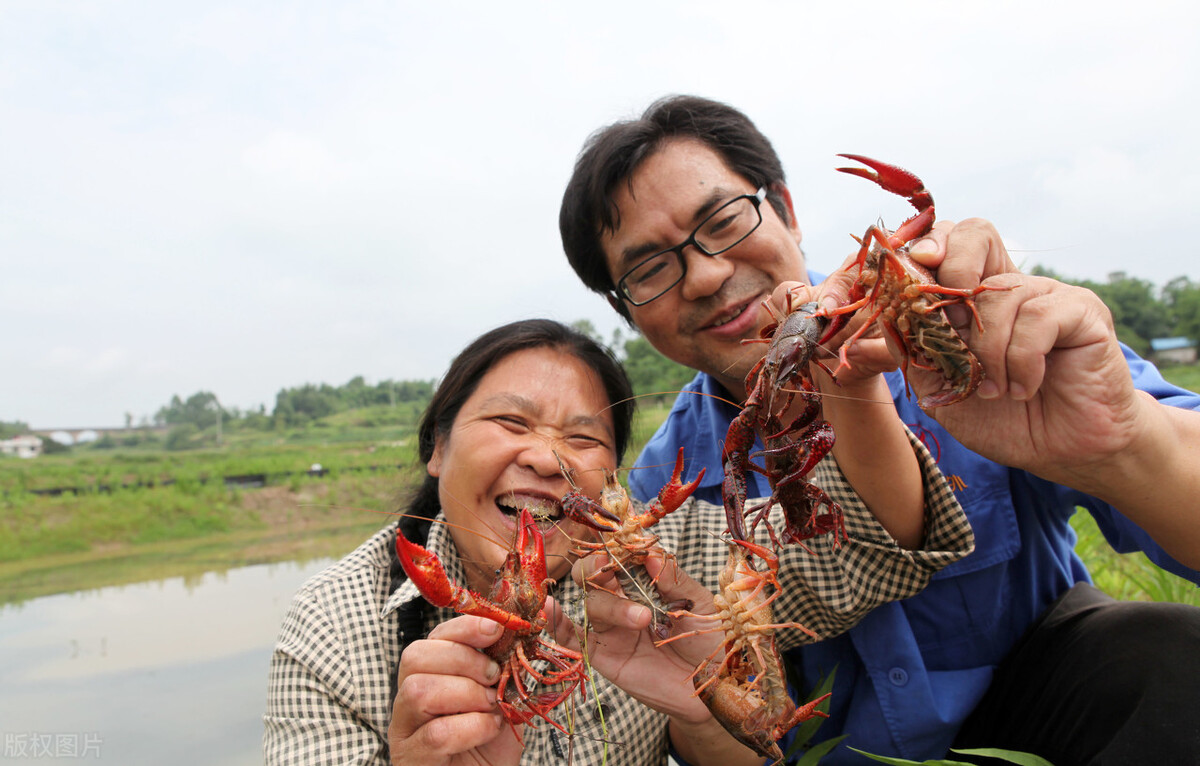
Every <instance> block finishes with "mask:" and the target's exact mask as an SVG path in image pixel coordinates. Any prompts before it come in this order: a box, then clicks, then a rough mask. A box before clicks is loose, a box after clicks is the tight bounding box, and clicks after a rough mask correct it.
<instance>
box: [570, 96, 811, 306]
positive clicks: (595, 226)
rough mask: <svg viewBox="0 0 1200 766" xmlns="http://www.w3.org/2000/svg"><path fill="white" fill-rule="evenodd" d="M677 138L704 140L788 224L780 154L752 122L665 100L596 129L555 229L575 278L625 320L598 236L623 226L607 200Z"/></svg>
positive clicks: (695, 100)
mask: <svg viewBox="0 0 1200 766" xmlns="http://www.w3.org/2000/svg"><path fill="white" fill-rule="evenodd" d="M675 138H692V139H696V140H699V141H702V142H703V143H705V144H706V145H708V146H709V147H710V148H711V149H712V150H713V151H715V152H716V153H717V154H718V155H719V156H720V157H721V158H722V159H723V160H724V161H725V164H726V165H728V166H729V168H730V169H731V170H733V171H734V172H736V173H738V174H739V175H741V176H742V177H743V178H745V179H746V180H748V181H749V182H750V183H751V184H752V185H753V186H755V187H756V188H757V187H760V186H762V187H766V189H767V201H769V202H770V203H771V207H773V208H775V212H776V213H778V214H779V217H780V219H781V220H782V221H783V222H784V223H787V224H790V223H791V216H790V215H789V214H788V210H787V205H786V204H785V203H784V201H783V196H782V195H781V194H780V192H779V188H780V186H782V185H783V183H784V177H783V165H782V164H781V163H780V162H779V156H778V155H777V154H775V149H774V148H773V147H772V146H771V142H770V141H768V140H767V137H766V136H764V135H763V134H762V133H760V132H759V130H758V128H756V127H755V126H754V123H752V122H751V121H750V119H749V118H748V117H746V115H744V114H742V113H741V112H739V111H738V110H736V109H734V108H733V107H731V106H729V105H727V104H722V103H720V102H718V101H711V100H709V99H706V98H700V97H698V96H668V97H666V98H662V99H659V100H658V101H655V102H654V103H653V104H651V105H650V106H649V108H647V109H646V111H645V112H644V113H643V114H642V116H641V117H640V118H639V119H636V120H626V121H622V122H616V123H613V124H612V125H609V126H608V127H605V128H601V129H600V130H598V131H596V132H595V133H593V134H592V135H591V136H589V137H588V140H587V141H586V142H585V143H584V145H583V151H581V152H580V153H579V158H578V159H577V160H576V161H575V172H574V173H573V174H572V175H571V180H570V181H569V182H568V183H567V189H566V191H565V192H564V193H563V201H562V207H561V208H560V209H559V213H558V228H559V231H560V233H561V234H562V241H563V249H564V250H565V251H566V253H567V260H568V261H570V263H571V267H572V268H573V269H575V273H576V274H578V275H579V278H580V279H581V280H583V283H584V284H585V285H586V286H587V287H588V289H590V290H592V291H594V292H597V293H600V294H601V295H605V296H607V297H609V298H610V301H609V302H610V303H611V304H612V305H613V308H615V309H616V310H617V313H619V314H620V315H621V316H623V317H625V319H626V321H629V319H630V316H629V309H628V307H627V306H626V305H625V302H624V301H623V300H621V299H620V298H619V297H616V285H615V284H613V279H612V276H611V275H610V274H609V273H608V263H607V261H606V260H605V257H604V249H603V247H601V244H600V237H601V236H602V235H603V234H604V233H605V232H611V231H614V230H615V229H616V228H617V227H618V226H620V225H621V221H620V212H619V211H618V210H617V206H616V205H615V204H614V203H613V197H614V196H615V193H616V190H617V184H619V183H621V182H622V181H624V182H628V181H629V179H630V177H632V175H633V173H634V171H636V170H637V169H638V167H639V166H640V165H641V164H642V162H644V161H645V160H646V158H648V157H649V156H650V155H652V154H654V152H656V151H657V150H658V149H659V148H661V147H662V145H663V144H664V143H665V142H666V141H669V140H671V139H675Z"/></svg>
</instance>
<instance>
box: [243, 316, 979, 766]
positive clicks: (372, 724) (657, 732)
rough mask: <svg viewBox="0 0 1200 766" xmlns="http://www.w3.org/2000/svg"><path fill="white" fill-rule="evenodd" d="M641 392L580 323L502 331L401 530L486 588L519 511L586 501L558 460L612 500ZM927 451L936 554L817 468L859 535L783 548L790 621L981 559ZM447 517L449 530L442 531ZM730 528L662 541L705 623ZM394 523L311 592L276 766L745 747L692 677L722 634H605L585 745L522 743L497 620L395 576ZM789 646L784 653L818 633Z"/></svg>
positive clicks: (678, 583) (685, 531) (553, 733)
mask: <svg viewBox="0 0 1200 766" xmlns="http://www.w3.org/2000/svg"><path fill="white" fill-rule="evenodd" d="M630 395H631V394H630V389H629V383H628V380H627V378H626V377H625V374H624V372H623V371H622V370H621V368H620V366H619V365H618V364H617V363H616V361H615V360H614V359H613V358H612V357H611V356H610V355H609V353H608V352H606V351H605V350H603V349H602V348H600V347H599V346H598V345H596V344H595V343H593V342H592V341H591V340H590V339H588V338H587V337H586V336H584V335H582V334H580V333H578V332H576V331H574V330H571V329H570V328H567V327H565V326H563V325H560V324H558V323H555V322H550V321H547V320H528V321H522V322H515V323H513V324H510V325H506V326H504V327H500V328H497V329H495V330H492V331H491V332H488V333H486V334H484V335H483V336H481V337H480V338H479V339H477V340H476V341H475V342H473V343H472V344H471V345H470V346H468V347H467V348H466V349H465V350H464V351H463V352H462V353H461V354H459V356H458V357H457V358H456V359H455V360H454V361H453V362H452V363H451V366H450V369H449V370H448V371H447V373H446V375H445V377H444V378H443V380H442V382H441V383H440V384H439V386H438V390H437V392H436V393H435V394H434V397H433V399H432V401H431V402H430V404H429V407H428V409H427V410H426V412H425V415H424V417H423V419H422V422H421V425H420V429H419V436H420V444H419V456H420V459H421V461H422V463H424V464H425V466H426V470H427V477H426V478H425V480H424V483H423V485H422V486H421V488H420V490H419V492H418V494H417V496H416V498H415V500H414V501H413V503H412V506H411V508H410V510H409V515H408V516H406V517H405V518H403V519H402V520H401V521H400V522H399V523H398V524H399V527H400V529H401V530H402V531H403V532H404V534H405V536H406V537H408V538H409V539H410V540H413V541H415V542H417V543H420V544H423V545H425V546H426V547H427V548H429V549H430V550H431V551H433V552H434V553H436V554H437V555H438V556H439V557H440V559H441V560H442V562H443V563H444V564H445V565H446V567H447V571H448V573H449V575H450V577H451V578H452V579H454V580H455V581H457V582H459V583H460V584H462V585H464V586H467V587H470V588H471V589H473V590H475V591H477V592H478V591H482V592H485V593H486V592H487V590H488V588H489V587H490V583H491V580H492V577H493V572H494V570H495V569H496V568H497V567H498V566H499V565H500V564H501V562H502V561H503V560H504V558H505V556H506V555H507V553H508V550H507V547H506V545H504V544H502V543H501V541H503V540H507V539H510V538H511V535H512V531H513V529H514V524H515V518H516V512H517V510H519V508H520V507H522V506H532V507H534V508H536V509H538V510H539V511H541V512H543V513H544V514H546V515H547V516H549V517H551V518H553V517H554V516H555V515H557V514H559V508H558V505H557V500H558V498H561V497H562V496H563V495H565V494H566V493H567V492H568V491H570V490H571V485H570V483H569V482H568V480H567V478H566V477H564V476H563V471H562V465H560V463H559V460H560V459H561V460H562V462H563V464H565V465H566V466H567V467H568V468H569V469H570V471H571V473H572V476H573V478H574V481H575V483H576V484H577V485H578V486H579V489H580V490H581V491H583V492H585V493H586V494H589V495H590V496H592V497H596V496H597V495H598V493H599V490H600V487H601V485H602V482H603V479H604V472H605V471H611V470H613V469H615V468H616V466H617V465H618V462H619V459H620V457H621V456H622V455H623V453H624V449H625V447H626V444H627V442H628V439H629V431H630V423H631V418H632V412H633V405H632V403H631V400H630ZM914 445H916V446H914V449H915V450H916V451H917V452H918V454H919V455H920V456H922V460H921V465H922V480H923V482H924V484H925V487H926V497H927V498H929V500H928V501H927V502H926V507H925V508H923V509H922V508H918V509H916V510H915V512H916V513H922V514H925V518H926V519H927V523H926V533H925V540H926V542H925V545H926V549H927V550H926V551H922V552H914V551H905V550H903V549H901V548H900V547H899V546H897V545H896V544H895V543H894V541H892V539H891V537H890V536H889V535H888V533H887V531H886V530H885V529H884V528H883V527H882V526H880V525H879V524H878V523H877V522H875V521H874V519H873V518H872V516H871V513H870V511H869V510H868V509H866V508H865V507H864V506H863V505H862V503H861V502H859V501H858V500H857V498H856V495H855V494H854V492H853V489H852V488H851V487H849V486H848V485H847V484H846V483H845V481H844V480H843V479H841V477H840V473H839V472H838V471H837V469H836V467H833V468H830V469H828V470H826V471H825V473H819V472H815V473H814V476H815V477H816V478H817V480H818V481H819V482H821V483H822V484H821V485H822V487H824V488H825V489H826V490H827V491H828V492H829V493H830V494H831V495H832V496H833V497H834V498H835V499H836V500H838V501H839V502H841V503H842V505H843V506H844V507H845V508H846V511H847V527H848V530H849V531H850V534H851V538H852V541H851V543H850V544H847V545H843V546H841V548H840V549H839V550H838V551H831V550H829V549H828V547H827V545H825V543H823V542H822V541H820V540H817V541H813V545H812V546H810V547H814V548H816V549H817V550H818V552H819V553H822V554H824V555H820V556H811V555H809V554H808V553H806V552H804V551H801V550H799V549H798V548H796V549H795V550H788V551H785V552H784V553H783V554H781V573H780V579H781V583H782V585H783V589H782V595H781V598H780V599H779V601H778V602H777V604H776V607H777V613H776V617H777V619H778V620H779V621H781V622H783V621H791V620H799V621H801V622H803V623H804V624H806V625H807V626H809V627H810V628H813V629H814V630H816V631H817V632H818V633H820V634H821V635H822V636H828V635H833V634H835V633H837V632H840V631H843V630H845V629H847V628H848V627H849V626H850V625H852V624H854V622H856V621H857V620H858V619H861V617H862V616H863V615H864V614H865V613H866V612H867V611H869V609H870V608H872V607H873V606H876V605H878V604H879V603H882V602H883V601H886V600H891V599H894V598H902V597H905V596H907V595H911V594H912V593H913V592H916V590H919V589H920V588H921V587H923V585H924V583H925V582H927V580H928V577H929V576H930V574H931V573H932V572H933V571H934V570H936V569H937V568H939V567H940V566H944V565H945V564H946V563H949V562H950V561H952V560H954V559H956V558H958V557H961V556H962V555H965V554H966V553H967V552H969V550H970V533H969V527H966V526H965V520H964V519H963V517H962V514H961V510H959V509H958V508H957V504H955V503H954V502H953V497H952V495H951V493H950V492H949V489H948V488H947V487H946V486H945V482H944V480H943V479H942V478H941V475H940V473H938V472H937V470H936V468H935V467H934V466H933V463H932V460H929V459H928V454H927V453H924V452H923V450H922V449H921V448H920V447H919V442H916V441H915V440H914ZM827 462H828V461H827ZM601 469H603V470H601ZM822 470H825V469H822ZM439 513H440V514H443V515H444V516H445V519H446V520H447V521H448V522H449V525H442V524H434V525H432V526H430V525H429V524H428V522H425V521H424V520H425V519H429V518H432V517H434V516H435V515H437V514H439ZM543 526H544V531H545V533H546V560H547V564H548V571H549V575H550V576H551V577H552V578H555V579H556V580H559V581H560V582H559V584H558V586H557V589H556V590H555V591H553V595H554V597H555V599H556V601H557V603H558V604H559V605H560V606H561V607H562V611H563V612H565V613H566V617H569V618H570V619H571V620H573V621H574V622H575V623H576V624H582V622H583V621H584V615H583V609H582V601H583V598H582V596H583V591H582V590H581V588H580V587H579V585H578V583H577V582H576V581H573V580H571V579H570V578H568V577H566V576H565V575H566V574H567V573H568V571H569V570H570V567H571V559H570V557H569V553H568V551H569V548H570V547H571V539H572V538H575V539H579V538H585V539H586V538H588V537H590V535H591V533H590V532H589V530H587V529H585V528H583V527H580V526H578V525H575V524H572V523H570V522H568V521H565V520H563V519H561V518H558V519H557V520H555V521H554V522H553V523H552V524H551V523H547V524H545V525H543ZM723 527H724V512H723V509H720V508H717V507H714V506H711V505H708V504H704V503H696V502H689V503H687V504H685V506H683V507H682V508H680V509H679V510H678V511H676V512H675V513H673V514H671V515H670V516H668V517H667V518H666V519H664V521H663V522H661V523H660V524H659V525H658V527H656V528H655V532H656V534H658V535H659V537H660V539H661V540H662V542H663V545H664V547H665V548H666V549H668V550H671V551H673V552H674V554H675V561H674V565H675V566H677V567H678V569H679V570H682V572H687V573H693V574H695V576H697V577H698V578H699V580H700V582H699V583H697V582H696V581H693V580H691V579H690V578H688V577H687V576H686V575H684V574H682V573H680V572H678V571H676V572H674V573H671V574H669V575H667V576H663V577H661V578H660V580H659V585H660V589H661V590H663V591H664V595H665V596H667V597H668V598H677V597H685V598H690V599H691V600H693V601H694V602H696V604H697V606H696V607H695V610H694V611H695V612H696V613H698V614H699V613H704V612H706V611H707V612H711V611H712V599H711V591H712V590H714V589H715V587H716V575H717V573H718V571H719V568H720V567H719V566H717V567H715V568H714V567H713V566H712V565H711V562H714V561H723V560H724V553H723V552H724V550H725V548H726V544H725V543H724V542H723V541H722V540H721V539H720V538H719V535H718V533H719V532H720V530H721V529H722V528H723ZM395 530H396V525H395V524H393V525H390V526H389V527H388V528H385V529H384V530H382V531H381V532H379V533H378V534H376V535H375V536H374V537H372V538H371V539H370V540H368V541H367V542H366V543H365V544H364V545H363V546H361V547H360V548H359V549H358V550H356V551H355V552H354V553H352V554H350V555H349V556H348V557H347V558H345V559H343V560H342V561H341V562H339V563H338V564H336V565H334V566H333V567H331V568H330V569H328V570H326V571H325V572H323V573H321V574H319V575H317V576H316V577H314V578H313V579H312V580H310V581H309V582H308V583H307V584H306V585H305V586H304V588H303V589H302V590H301V591H300V592H299V593H298V594H297V596H296V598H295V600H294V602H293V605H292V609H291V611H290V613H289V615H288V617H287V619H286V621H285V623H284V626H283V629H282V631H281V634H280V638H279V641H278V643H277V645H276V649H275V654H274V657H273V659H272V666H271V677H270V688H269V698H268V705H267V714H266V716H265V722H266V734H265V736H264V748H265V751H266V756H267V761H268V762H269V763H289V764H294V763H314V764H315V763H387V762H388V759H389V757H390V762H391V763H394V764H403V763H422V764H428V763H447V764H449V763H479V762H486V763H494V764H515V763H517V762H518V761H520V762H525V763H541V762H546V761H552V762H553V761H558V760H562V759H563V757H564V755H565V754H566V753H568V752H569V753H570V755H571V758H572V761H573V762H574V763H600V762H601V760H602V759H607V760H606V762H607V763H610V764H617V763H630V764H646V763H665V760H666V753H667V748H668V731H670V733H671V736H672V737H676V738H678V737H692V738H698V739H699V740H703V741H706V742H708V741H711V742H712V743H713V748H712V752H713V753H721V752H724V750H723V748H726V747H732V748H734V749H735V750H736V748H738V747H740V745H737V743H736V742H735V741H734V740H733V739H732V738H731V737H729V736H728V735H727V734H725V733H724V732H723V730H722V729H721V728H720V726H719V725H717V724H716V722H715V721H714V720H713V719H712V718H711V716H708V715H707V712H706V711H704V709H703V708H702V706H699V703H698V702H697V701H696V700H695V698H694V697H692V696H691V694H690V692H691V688H690V682H688V681H687V673H688V672H690V671H688V670H687V668H694V667H695V666H696V664H697V663H698V662H699V661H700V660H701V659H703V658H704V657H705V656H707V654H708V653H710V652H711V651H712V650H713V649H714V648H715V647H716V645H717V643H718V642H719V641H720V640H721V637H720V636H719V635H717V634H705V635H700V636H695V637H692V638H690V639H686V640H684V641H680V642H676V643H675V644H672V645H668V646H667V647H664V648H663V649H661V650H654V649H653V647H652V646H651V645H650V644H649V642H647V641H644V640H643V639H642V638H641V637H639V636H636V635H634V636H624V635H622V636H621V640H619V641H613V640H611V639H610V640H604V639H605V637H604V636H596V637H595V640H594V641H592V640H589V646H588V647H587V648H588V649H589V652H594V659H593V662H594V667H595V668H596V669H597V670H598V671H599V672H600V673H605V674H608V675H610V676H612V677H613V678H614V679H616V680H617V681H618V682H619V683H620V687H618V686H616V685H614V684H612V683H611V682H609V681H608V680H607V679H606V678H602V677H600V676H598V675H597V676H596V677H595V678H594V684H593V683H589V689H588V698H587V700H586V701H585V702H581V701H579V699H578V698H575V699H574V700H573V702H574V707H573V708H572V707H571V706H570V705H569V704H568V705H564V706H562V708H561V709H557V710H556V711H555V715H556V720H559V721H560V722H562V723H563V726H564V728H566V729H567V730H569V731H571V732H572V733H573V734H574V736H573V737H571V738H570V739H569V740H568V738H567V737H566V736H564V735H562V734H561V733H560V732H559V731H558V730H556V729H555V728H553V727H551V726H549V725H547V724H545V723H542V724H541V725H540V726H537V727H536V728H535V727H523V732H522V735H521V740H518V738H517V737H516V736H514V734H513V732H512V731H511V730H510V729H509V726H508V724H507V723H505V722H504V721H503V719H502V718H501V716H500V714H499V712H498V710H497V709H496V706H495V690H494V683H495V681H496V677H497V672H498V669H497V668H496V666H495V663H494V662H492V661H491V660H490V659H489V658H488V657H487V656H486V655H484V654H483V653H481V652H479V651H477V650H478V649H481V648H483V647H486V646H488V645H490V644H492V643H493V642H495V640H496V638H497V635H498V630H499V626H498V625H496V623H493V622H491V621H489V620H484V619H481V618H477V617H469V616H456V615H454V614H453V612H450V611H449V610H444V609H436V608H433V607H431V606H429V605H427V604H426V603H425V601H424V600H423V599H421V598H420V596H419V595H418V594H417V591H416V588H415V587H414V586H413V585H412V583H410V582H406V581H404V579H403V573H402V572H401V571H400V570H399V568H398V566H397V564H396V558H395V553H394V550H395V537H396V532H395ZM964 530H965V532H964ZM931 550H932V552H930V551H931ZM881 568H882V570H886V571H887V573H888V574H895V576H894V577H889V578H887V579H888V580H889V582H896V581H902V584H901V585H895V586H890V587H889V588H880V587H878V586H879V583H878V582H877V581H876V580H875V579H871V580H868V579H867V575H868V573H869V575H870V577H871V578H875V577H877V576H878V575H879V572H880V571H881ZM835 603H836V604H837V607H836V608H835V607H834V606H832V604H835ZM684 622H685V623H687V620H685V621H684ZM696 622H699V621H698V620H697V621H696ZM568 626H569V623H568V622H567V621H566V618H565V617H562V616H561V615H557V617H556V625H555V632H556V634H558V635H559V636H560V637H561V638H562V639H563V640H564V641H571V638H572V633H573V631H571V630H569V629H568ZM692 627H696V626H694V625H689V624H685V625H683V626H677V631H682V630H685V629H690V628H692ZM793 633H794V634H796V637H791V638H789V637H787V636H786V634H793ZM784 634H785V635H781V641H788V640H792V641H798V640H801V638H802V635H801V634H799V632H798V631H785V632H784ZM613 635H620V631H614V632H613ZM402 652H403V653H402ZM654 652H657V654H652V653H654ZM659 657H662V658H665V659H668V660H669V661H668V662H662V661H657V659H656V658H659ZM664 690H666V691H665V692H664ZM639 699H640V700H642V701H644V702H645V703H646V704H642V701H639ZM568 715H569V718H568ZM668 724H669V725H670V728H669V729H668ZM745 753H749V751H748V750H744V753H743V754H745Z"/></svg>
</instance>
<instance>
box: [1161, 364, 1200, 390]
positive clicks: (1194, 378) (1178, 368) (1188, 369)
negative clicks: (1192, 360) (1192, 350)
mask: <svg viewBox="0 0 1200 766" xmlns="http://www.w3.org/2000/svg"><path fill="white" fill-rule="evenodd" d="M1162 374H1163V377H1164V378H1166V379H1167V380H1168V381H1169V382H1171V383H1174V384H1175V385H1177V386H1179V387H1180V388H1186V389H1187V390H1188V391H1198V392H1200V364H1187V365H1175V366H1172V367H1164V368H1163V370H1162Z"/></svg>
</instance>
